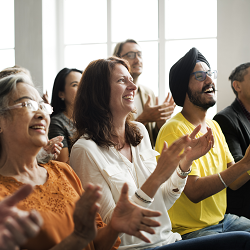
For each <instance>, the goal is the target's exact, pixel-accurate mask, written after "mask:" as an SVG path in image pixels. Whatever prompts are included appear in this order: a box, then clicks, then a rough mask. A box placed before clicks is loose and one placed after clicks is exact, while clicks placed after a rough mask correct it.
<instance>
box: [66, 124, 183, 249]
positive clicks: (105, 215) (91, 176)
mask: <svg viewBox="0 0 250 250" xmlns="http://www.w3.org/2000/svg"><path fill="white" fill-rule="evenodd" d="M136 124H137V126H138V127H139V129H140V131H141V134H142V135H143V139H142V141H141V143H140V144H139V145H138V146H136V147H133V146H131V150H132V159H133V160H132V163H131V162H130V161H129V160H128V159H127V158H126V157H125V156H123V155H122V154H120V153H119V152H118V151H117V150H116V149H115V148H114V147H110V148H109V149H107V148H103V147H99V146H98V145H97V144H96V143H95V142H94V141H92V140H86V139H85V138H84V137H81V138H80V139H79V140H78V141H77V142H76V143H75V144H74V146H73V147H72V150H71V155H70V165H71V166H72V168H73V169H74V170H75V172H76V174H77V175H78V176H79V178H80V180H81V182H82V184H83V188H84V184H86V183H88V182H92V183H95V184H99V185H101V186H102V194H103V195H102V197H101V200H100V204H101V208H100V215H101V217H102V219H103V221H104V222H105V223H108V222H109V221H110V219H111V216H112V212H113V209H114V208H115V206H116V203H117V201H118V200H119V197H120V192H121V188H122V186H123V184H124V183H125V182H126V183H127V184H128V186H129V197H130V199H131V200H132V201H133V202H134V203H136V204H138V205H140V206H143V207H149V208H150V209H152V210H157V211H160V212H161V213H162V215H161V216H160V217H157V218H154V219H155V220H157V221H159V222H160V223H161V226H160V227H157V228H154V230H155V234H154V235H151V234H148V233H145V232H143V234H144V235H145V236H146V237H148V238H149V240H150V241H151V243H145V242H144V241H142V240H140V239H138V238H136V237H134V236H130V235H127V234H124V235H123V236H122V237H121V241H122V243H121V245H120V247H119V249H135V248H136V249H144V248H150V247H156V246H162V245H166V244H169V243H173V242H175V241H176V240H181V236H180V235H179V234H178V233H173V232H171V229H172V226H171V221H170V219H169V216H168V209H170V208H171V206H172V205H173V204H174V202H175V201H176V200H177V199H178V198H179V197H180V195H181V192H182V191H183V189H184V186H185V184H186V179H187V178H184V179H182V178H180V177H179V176H178V175H177V173H176V171H175V172H174V173H173V174H172V176H171V177H170V178H169V179H168V180H167V181H166V182H165V183H164V184H162V185H161V187H160V188H159V189H158V191H157V192H156V194H155V196H154V199H150V197H149V196H147V195H146V194H145V193H144V192H143V191H142V190H141V189H140V187H141V186H142V185H143V183H144V182H145V181H146V180H147V178H148V177H149V176H150V175H151V173H152V172H153V171H154V169H155V167H156V164H157V162H156V158H155V157H156V156H157V155H159V153H158V152H156V151H155V150H153V149H152V148H151V143H150V139H149V136H148V132H147V130H146V128H145V126H144V125H143V124H141V123H138V122H136ZM177 188H178V189H179V191H178V192H174V191H173V190H174V189H177ZM136 191H137V193H138V194H139V195H140V196H141V197H142V198H143V199H145V200H152V203H150V204H148V203H144V202H143V201H141V200H139V199H138V198H137V197H136V195H135V192H136Z"/></svg>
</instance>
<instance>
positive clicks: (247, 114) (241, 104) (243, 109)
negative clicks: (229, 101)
mask: <svg viewBox="0 0 250 250" xmlns="http://www.w3.org/2000/svg"><path fill="white" fill-rule="evenodd" d="M237 101H238V103H239V104H240V106H241V108H242V111H243V113H244V115H245V116H246V118H247V120H248V121H249V122H250V112H248V111H247V110H246V108H245V106H244V105H243V103H242V102H241V100H240V99H238V98H237Z"/></svg>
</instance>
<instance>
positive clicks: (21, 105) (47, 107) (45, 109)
mask: <svg viewBox="0 0 250 250" xmlns="http://www.w3.org/2000/svg"><path fill="white" fill-rule="evenodd" d="M29 104H31V106H29ZM24 107H26V108H28V109H30V110H31V111H37V110H38V109H39V108H40V109H41V110H42V111H43V112H45V113H46V114H49V115H50V114H52V113H53V107H51V105H50V104H48V103H44V102H41V103H38V102H36V101H33V100H29V101H26V102H21V103H18V104H15V105H12V106H9V107H7V108H5V109H3V110H10V109H17V108H24Z"/></svg>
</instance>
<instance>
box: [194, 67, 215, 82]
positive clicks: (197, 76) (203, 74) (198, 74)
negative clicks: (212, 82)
mask: <svg viewBox="0 0 250 250" xmlns="http://www.w3.org/2000/svg"><path fill="white" fill-rule="evenodd" d="M191 75H194V76H195V79H196V80H197V81H200V82H202V81H204V80H205V79H206V78H207V75H208V76H210V77H211V78H212V79H217V70H213V71H211V70H208V71H207V72H205V71H196V72H193V73H191Z"/></svg>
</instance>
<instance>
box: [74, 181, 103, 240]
mask: <svg viewBox="0 0 250 250" xmlns="http://www.w3.org/2000/svg"><path fill="white" fill-rule="evenodd" d="M100 190H101V187H100V186H98V185H93V184H90V183H89V184H87V186H86V187H85V192H84V193H83V195H82V196H81V198H80V199H79V200H78V201H77V203H76V207H75V211H74V215H73V219H74V223H75V230H74V233H75V234H76V235H77V236H80V237H81V238H82V239H84V240H86V242H90V241H92V240H93V239H94V238H95V236H96V234H97V228H96V213H97V212H98V211H99V204H98V203H97V202H98V200H99V199H100V197H101V192H100Z"/></svg>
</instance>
